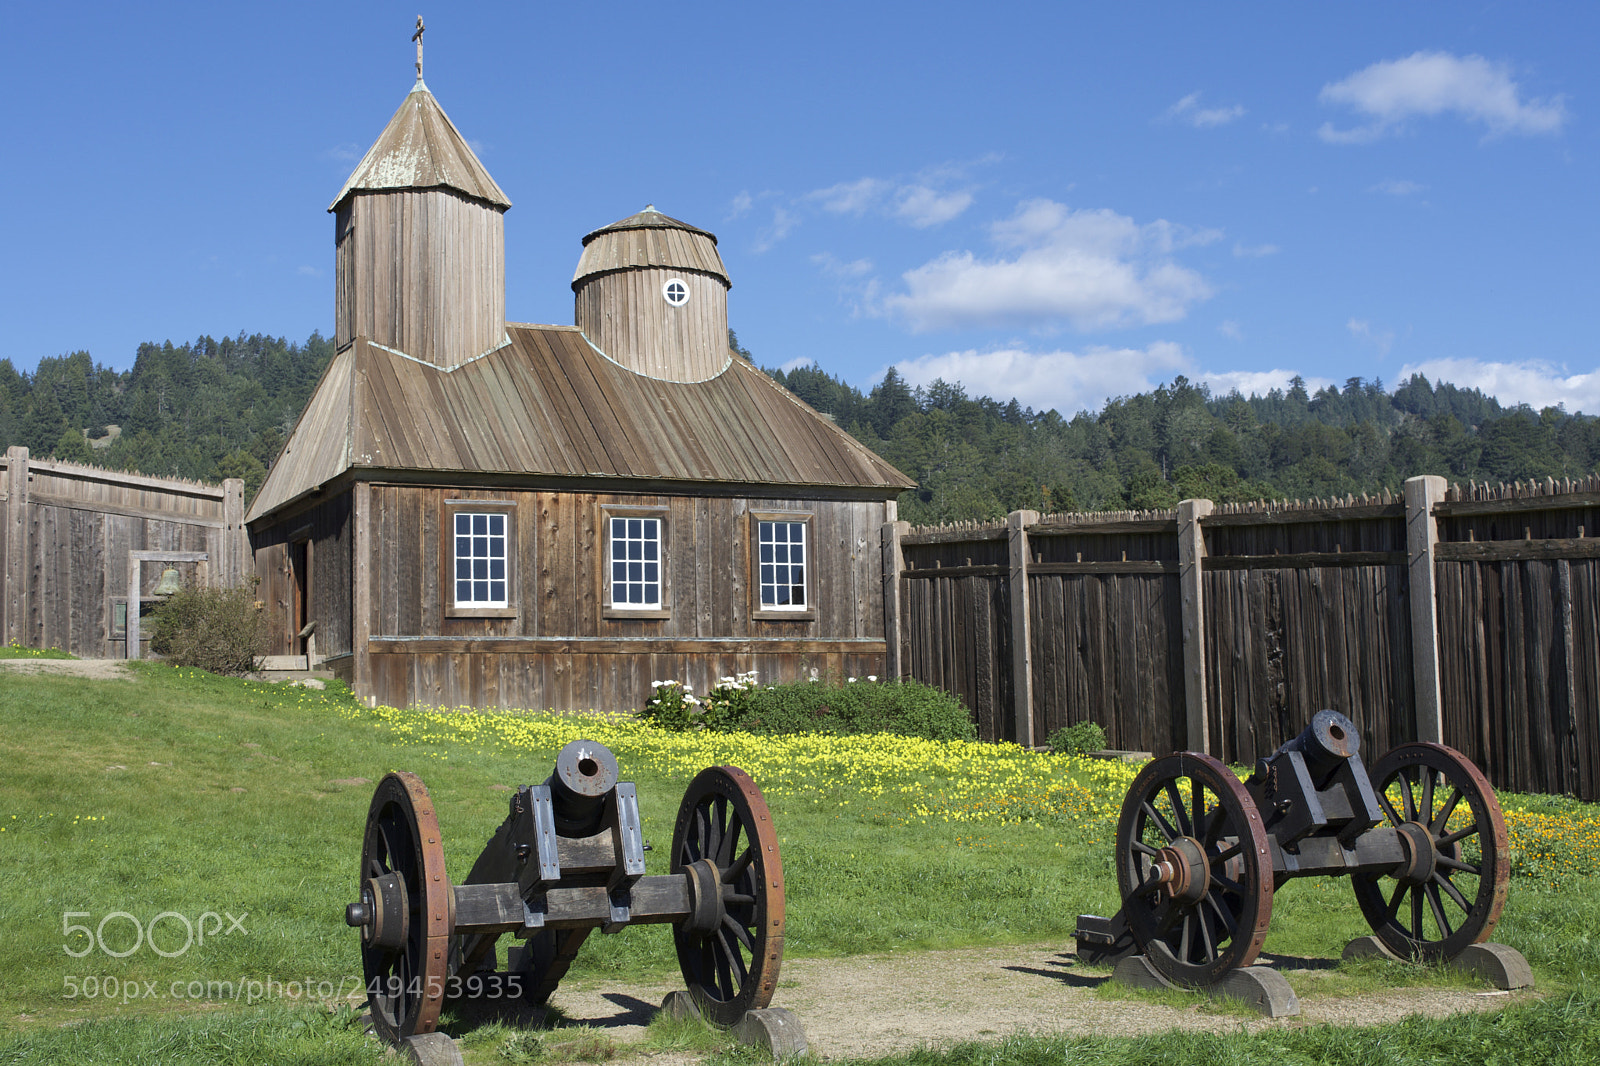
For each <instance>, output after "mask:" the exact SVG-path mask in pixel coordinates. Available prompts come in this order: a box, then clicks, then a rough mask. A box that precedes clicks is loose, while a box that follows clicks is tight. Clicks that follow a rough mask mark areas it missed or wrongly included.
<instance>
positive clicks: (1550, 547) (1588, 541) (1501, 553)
mask: <svg viewBox="0 0 1600 1066" xmlns="http://www.w3.org/2000/svg"><path fill="white" fill-rule="evenodd" d="M1437 557H1438V558H1440V559H1443V560H1445V561H1447V562H1478V563H1488V562H1532V561H1540V562H1552V561H1554V560H1557V559H1600V537H1562V538H1557V539H1549V540H1473V541H1461V540H1458V541H1449V542H1447V543H1443V544H1440V545H1439V546H1438V549H1437Z"/></svg>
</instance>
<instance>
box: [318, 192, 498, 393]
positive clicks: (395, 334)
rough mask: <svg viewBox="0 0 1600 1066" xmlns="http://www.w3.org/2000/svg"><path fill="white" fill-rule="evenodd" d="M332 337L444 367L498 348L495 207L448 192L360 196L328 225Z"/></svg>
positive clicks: (339, 342) (340, 344) (341, 343)
mask: <svg viewBox="0 0 1600 1066" xmlns="http://www.w3.org/2000/svg"><path fill="white" fill-rule="evenodd" d="M334 240H335V253H334V273H335V278H334V293H335V295H334V332H335V335H336V338H337V341H336V343H337V345H338V347H340V348H343V347H344V346H345V345H347V344H349V343H350V342H351V341H352V340H354V339H355V338H356V337H366V338H367V339H369V340H371V341H374V342H376V343H378V344H382V345H385V346H387V347H390V348H394V349H397V350H399V351H402V352H404V353H406V354H407V355H409V356H412V357H413V358H416V359H421V360H423V361H425V362H429V363H433V364H434V365H436V366H443V367H451V366H455V365H457V364H458V363H461V362H463V361H465V360H467V359H471V358H474V357H475V356H479V355H482V354H483V353H484V352H486V351H488V350H489V349H491V348H495V347H498V346H499V345H500V344H501V343H502V342H503V341H504V340H505V328H506V267H505V258H506V257H505V218H504V214H503V211H502V209H500V208H497V207H494V206H492V205H490V204H486V203H483V202H482V201H480V200H474V199H472V198H470V197H468V196H465V195H463V194H461V193H458V192H455V191H453V190H451V189H444V188H434V189H387V190H384V191H382V192H357V193H356V194H354V195H353V196H350V197H349V198H348V199H346V200H345V202H344V203H343V204H341V205H340V207H339V211H338V213H337V215H336V216H335V223H334Z"/></svg>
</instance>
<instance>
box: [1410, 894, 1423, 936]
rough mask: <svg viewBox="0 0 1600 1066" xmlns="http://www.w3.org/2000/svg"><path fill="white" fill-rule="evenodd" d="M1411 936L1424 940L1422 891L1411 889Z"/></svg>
mask: <svg viewBox="0 0 1600 1066" xmlns="http://www.w3.org/2000/svg"><path fill="white" fill-rule="evenodd" d="M1410 932H1411V935H1412V937H1414V938H1415V939H1417V940H1421V939H1422V889H1421V888H1413V889H1411V930H1410Z"/></svg>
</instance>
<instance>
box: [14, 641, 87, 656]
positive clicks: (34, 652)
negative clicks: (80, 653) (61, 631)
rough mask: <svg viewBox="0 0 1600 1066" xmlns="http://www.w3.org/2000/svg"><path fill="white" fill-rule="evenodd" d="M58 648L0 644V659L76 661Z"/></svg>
mask: <svg viewBox="0 0 1600 1066" xmlns="http://www.w3.org/2000/svg"><path fill="white" fill-rule="evenodd" d="M76 658H77V656H76V655H71V654H69V653H67V652H64V651H62V650H61V649H60V648H24V647H23V646H22V645H20V644H0V659H76Z"/></svg>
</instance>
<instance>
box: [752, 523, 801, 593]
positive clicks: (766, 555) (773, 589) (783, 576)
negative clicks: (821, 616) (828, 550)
mask: <svg viewBox="0 0 1600 1066" xmlns="http://www.w3.org/2000/svg"><path fill="white" fill-rule="evenodd" d="M756 529H757V533H756V540H757V550H758V552H759V553H760V555H759V559H760V569H759V573H758V581H759V583H760V585H761V610H763V611H783V610H795V611H798V610H804V609H805V606H806V524H805V523H804V522H766V521H763V522H759V523H757V526H756Z"/></svg>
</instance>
